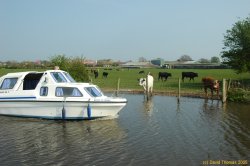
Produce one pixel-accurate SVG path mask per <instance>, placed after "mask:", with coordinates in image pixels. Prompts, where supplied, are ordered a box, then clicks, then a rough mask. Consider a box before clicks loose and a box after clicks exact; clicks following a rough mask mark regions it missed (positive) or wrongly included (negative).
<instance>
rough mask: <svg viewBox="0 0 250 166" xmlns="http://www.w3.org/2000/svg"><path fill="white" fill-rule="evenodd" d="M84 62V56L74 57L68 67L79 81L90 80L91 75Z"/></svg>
mask: <svg viewBox="0 0 250 166" xmlns="http://www.w3.org/2000/svg"><path fill="white" fill-rule="evenodd" d="M83 62H84V59H83V58H73V59H72V60H71V61H70V64H69V67H68V72H69V73H70V75H71V76H72V77H73V78H74V79H75V80H76V81H77V82H88V81H89V75H88V72H87V70H86V68H85V66H84V64H83Z"/></svg>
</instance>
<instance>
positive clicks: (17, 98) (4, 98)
mask: <svg viewBox="0 0 250 166" xmlns="http://www.w3.org/2000/svg"><path fill="white" fill-rule="evenodd" d="M21 99H36V97H34V96H30V97H25V96H24V97H0V100H21Z"/></svg>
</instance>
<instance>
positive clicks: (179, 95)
mask: <svg viewBox="0 0 250 166" xmlns="http://www.w3.org/2000/svg"><path fill="white" fill-rule="evenodd" d="M180 98H181V79H180V78H179V79H178V96H177V102H178V103H180Z"/></svg>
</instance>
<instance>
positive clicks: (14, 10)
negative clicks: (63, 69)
mask: <svg viewBox="0 0 250 166" xmlns="http://www.w3.org/2000/svg"><path fill="white" fill-rule="evenodd" d="M249 14H250V1H249V0H240V1H237V0H210V1H204V0H189V1H184V0H183V1H180V0H174V1H168V0H40V1H39V0H0V25H1V26H0V61H7V60H17V61H23V60H38V59H41V60H47V59H49V58H50V57H52V56H54V55H58V54H65V55H67V56H69V57H74V56H83V57H86V58H87V59H95V60H98V59H109V58H110V59H114V60H122V61H126V60H134V61H137V60H138V59H139V57H144V58H146V59H148V60H150V59H154V58H163V59H165V60H177V59H178V58H180V57H181V56H182V55H189V56H190V57H191V58H193V59H194V60H198V59H200V58H207V59H210V58H211V57H212V56H218V57H220V52H221V51H222V48H223V40H224V34H225V33H226V30H228V29H231V28H232V26H233V24H234V23H235V22H237V21H238V20H239V19H245V18H246V17H248V16H249Z"/></svg>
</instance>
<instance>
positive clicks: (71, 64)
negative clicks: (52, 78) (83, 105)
mask: <svg viewBox="0 0 250 166" xmlns="http://www.w3.org/2000/svg"><path fill="white" fill-rule="evenodd" d="M50 60H51V63H52V64H53V65H54V66H59V68H60V69H61V70H64V71H67V72H68V73H70V75H71V76H72V77H73V78H74V79H75V80H76V81H77V82H88V81H89V76H88V72H87V70H86V68H85V66H84V64H83V62H84V59H83V58H79V57H76V58H68V57H66V56H65V55H56V56H53V57H52V58H51V59H50Z"/></svg>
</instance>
